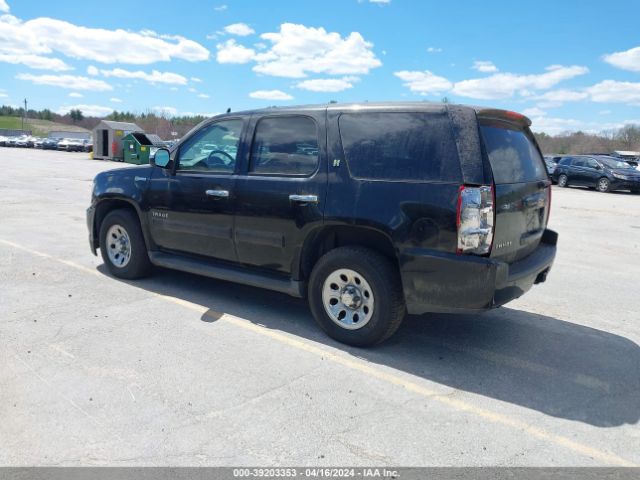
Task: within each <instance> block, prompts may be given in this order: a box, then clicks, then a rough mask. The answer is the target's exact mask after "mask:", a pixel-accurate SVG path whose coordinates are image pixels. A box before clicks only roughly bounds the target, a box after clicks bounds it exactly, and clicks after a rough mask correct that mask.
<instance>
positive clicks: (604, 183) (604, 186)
mask: <svg viewBox="0 0 640 480" xmlns="http://www.w3.org/2000/svg"><path fill="white" fill-rule="evenodd" d="M598 186H599V187H600V190H602V191H605V190H606V189H607V187H608V186H609V185H608V183H607V181H606V180H604V179H602V180H600V183H599V184H598Z"/></svg>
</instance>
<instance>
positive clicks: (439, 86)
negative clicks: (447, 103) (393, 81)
mask: <svg viewBox="0 0 640 480" xmlns="http://www.w3.org/2000/svg"><path fill="white" fill-rule="evenodd" d="M394 75H395V76H396V77H398V78H399V79H400V80H402V81H403V82H404V86H405V87H408V88H409V90H411V91H412V92H416V93H421V94H423V95H428V94H439V93H442V92H445V91H447V90H450V89H451V88H452V87H453V84H452V83H451V82H450V81H449V80H447V79H446V78H444V77H439V76H438V75H434V74H433V73H431V72H430V71H429V70H425V71H423V72H420V71H408V70H402V71H400V72H395V73H394Z"/></svg>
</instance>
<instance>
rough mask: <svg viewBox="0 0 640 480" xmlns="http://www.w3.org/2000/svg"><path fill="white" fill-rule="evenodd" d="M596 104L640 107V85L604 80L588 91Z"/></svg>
mask: <svg viewBox="0 0 640 480" xmlns="http://www.w3.org/2000/svg"><path fill="white" fill-rule="evenodd" d="M586 92H587V93H588V94H589V96H590V98H591V100H592V101H594V102H601V103H608V102H610V103H630V104H632V105H640V83H638V82H618V81H615V80H604V81H602V82H600V83H597V84H595V85H593V86H591V87H589V88H587V89H586Z"/></svg>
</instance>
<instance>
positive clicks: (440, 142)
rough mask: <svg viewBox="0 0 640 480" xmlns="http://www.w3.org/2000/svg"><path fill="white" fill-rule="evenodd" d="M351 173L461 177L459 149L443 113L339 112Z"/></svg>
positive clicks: (392, 177)
mask: <svg viewBox="0 0 640 480" xmlns="http://www.w3.org/2000/svg"><path fill="white" fill-rule="evenodd" d="M339 124H340V136H341V137H342V147H343V148H344V155H345V158H346V159H347V163H348V165H349V171H350V172H351V175H352V176H354V177H356V178H367V179H375V180H436V181H457V180H459V179H460V177H461V174H460V165H459V162H458V151H457V147H456V144H455V142H454V140H453V133H452V131H451V125H450V123H449V118H448V116H447V114H446V113H441V114H440V113H437V114H433V113H360V114H351V113H349V114H344V115H341V116H340V120H339Z"/></svg>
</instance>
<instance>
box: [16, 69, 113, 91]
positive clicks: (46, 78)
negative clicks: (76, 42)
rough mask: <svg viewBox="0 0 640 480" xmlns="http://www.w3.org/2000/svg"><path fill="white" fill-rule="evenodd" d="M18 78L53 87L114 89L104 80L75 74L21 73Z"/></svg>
mask: <svg viewBox="0 0 640 480" xmlns="http://www.w3.org/2000/svg"><path fill="white" fill-rule="evenodd" d="M16 78H17V79H18V80H26V81H28V82H32V83H35V84H36V85H51V86H53V87H60V88H68V89H70V90H94V91H97V92H104V91H108V90H113V87H112V86H111V85H109V84H108V83H107V82H105V81H103V80H98V79H95V78H88V77H77V76H74V75H32V74H30V73H20V74H18V75H16Z"/></svg>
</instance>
